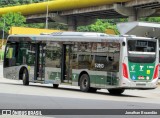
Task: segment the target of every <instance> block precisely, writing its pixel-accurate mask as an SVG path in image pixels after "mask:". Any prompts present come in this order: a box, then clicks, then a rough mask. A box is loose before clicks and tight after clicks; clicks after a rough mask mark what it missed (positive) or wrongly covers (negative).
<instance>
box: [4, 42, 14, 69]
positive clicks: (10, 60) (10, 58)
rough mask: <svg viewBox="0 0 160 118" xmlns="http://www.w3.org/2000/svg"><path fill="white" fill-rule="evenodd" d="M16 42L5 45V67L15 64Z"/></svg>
mask: <svg viewBox="0 0 160 118" xmlns="http://www.w3.org/2000/svg"><path fill="white" fill-rule="evenodd" d="M15 51H16V44H10V45H7V47H6V56H5V67H11V66H15V64H16V57H15Z"/></svg>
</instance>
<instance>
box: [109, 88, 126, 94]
mask: <svg viewBox="0 0 160 118" xmlns="http://www.w3.org/2000/svg"><path fill="white" fill-rule="evenodd" d="M124 90H125V89H108V91H109V93H110V94H112V95H120V94H122V93H123V92H124Z"/></svg>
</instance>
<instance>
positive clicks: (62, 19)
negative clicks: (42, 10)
mask: <svg viewBox="0 0 160 118" xmlns="http://www.w3.org/2000/svg"><path fill="white" fill-rule="evenodd" d="M51 18H52V19H53V20H54V21H56V22H59V23H64V24H66V25H68V30H69V31H76V30H77V27H78V26H86V25H89V24H92V23H94V22H95V21H96V19H95V18H92V17H83V16H72V15H71V16H60V15H58V14H53V15H52V17H51Z"/></svg>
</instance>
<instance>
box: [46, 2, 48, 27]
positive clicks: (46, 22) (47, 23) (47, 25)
mask: <svg viewBox="0 0 160 118" xmlns="http://www.w3.org/2000/svg"><path fill="white" fill-rule="evenodd" d="M46 29H48V1H47V13H46Z"/></svg>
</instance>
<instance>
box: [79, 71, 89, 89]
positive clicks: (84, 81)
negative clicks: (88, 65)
mask: <svg viewBox="0 0 160 118" xmlns="http://www.w3.org/2000/svg"><path fill="white" fill-rule="evenodd" d="M80 89H81V91H83V92H89V91H90V81H89V76H88V75H87V74H83V75H82V76H81V77H80Z"/></svg>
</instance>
